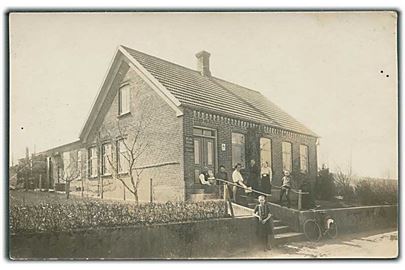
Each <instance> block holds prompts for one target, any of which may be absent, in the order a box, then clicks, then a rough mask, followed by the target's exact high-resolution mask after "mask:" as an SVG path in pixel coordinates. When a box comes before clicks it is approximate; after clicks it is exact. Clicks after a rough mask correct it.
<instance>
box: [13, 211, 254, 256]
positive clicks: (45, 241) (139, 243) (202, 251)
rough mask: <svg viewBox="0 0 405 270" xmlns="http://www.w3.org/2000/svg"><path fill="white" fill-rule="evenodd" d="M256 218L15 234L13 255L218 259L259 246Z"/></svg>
mask: <svg viewBox="0 0 405 270" xmlns="http://www.w3.org/2000/svg"><path fill="white" fill-rule="evenodd" d="M255 228H256V226H255V219H254V218H253V217H240V218H221V219H213V220H206V221H196V222H185V223H172V224H161V225H159V224H156V225H148V226H126V227H117V228H99V229H88V230H76V231H71V232H52V233H48V232H38V233H19V234H14V235H11V236H10V257H11V258H13V259H47V258H48V259H49V258H65V259H69V258H75V259H87V258H88V259H92V258H94V259H99V258H106V259H135V258H144V259H153V258H170V259H176V258H179V259H180V258H208V257H209V258H216V257H224V256H226V254H230V253H232V252H235V251H237V250H240V249H252V248H255V247H256V246H257V238H256V233H255Z"/></svg>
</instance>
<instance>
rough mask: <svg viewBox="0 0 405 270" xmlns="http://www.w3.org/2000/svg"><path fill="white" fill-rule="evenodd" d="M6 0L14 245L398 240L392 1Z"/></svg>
mask: <svg viewBox="0 0 405 270" xmlns="http://www.w3.org/2000/svg"><path fill="white" fill-rule="evenodd" d="M8 15H9V18H8V19H9V60H10V62H9V63H10V66H9V71H10V85H9V86H10V87H9V93H10V107H9V112H10V130H9V134H10V136H9V138H10V140H9V146H10V151H9V160H10V163H9V179H8V180H9V192H8V194H9V257H10V259H12V260H50V259H61V260H64V259H76V260H85V259H302V258H312V259H324V258H328V259H330V258H344V259H348V258H355V259H364V258H369V259H380V258H385V259H387V258H388V259H390V258H391V259H395V258H397V256H398V254H399V250H398V249H399V245H398V206H399V205H398V203H399V200H398V58H397V57H398V48H397V44H398V32H397V29H398V13H397V12H396V11H327V12H326V11H323V12H321V11H305V12H298V11H294V12H293V11H284V12H270V11H269V12H247V11H245V12H243V11H240V12H197V11H196V12H120V13H118V12H107V13H105V12H65V13H63V12H58V13H56V12H42V13H41V12H10V13H9V14H8Z"/></svg>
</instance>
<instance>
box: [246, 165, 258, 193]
mask: <svg viewBox="0 0 405 270" xmlns="http://www.w3.org/2000/svg"><path fill="white" fill-rule="evenodd" d="M259 177H260V168H259V166H258V165H257V164H256V161H255V160H254V159H252V160H251V161H250V166H249V182H248V184H249V185H250V186H251V187H252V188H253V189H255V190H258V184H259Z"/></svg>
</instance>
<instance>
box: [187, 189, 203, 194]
mask: <svg viewBox="0 0 405 270" xmlns="http://www.w3.org/2000/svg"><path fill="white" fill-rule="evenodd" d="M190 193H192V194H202V193H204V189H203V188H194V189H192V190H191V192H190Z"/></svg>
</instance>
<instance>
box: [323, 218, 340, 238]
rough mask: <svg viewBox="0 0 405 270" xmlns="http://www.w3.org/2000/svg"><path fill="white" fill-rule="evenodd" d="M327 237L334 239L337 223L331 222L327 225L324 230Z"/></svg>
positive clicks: (336, 232)
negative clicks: (327, 227)
mask: <svg viewBox="0 0 405 270" xmlns="http://www.w3.org/2000/svg"><path fill="white" fill-rule="evenodd" d="M326 234H327V235H328V237H329V238H332V239H335V238H336V237H337V234H338V229H337V224H336V222H333V223H331V224H330V225H329V229H328V230H327V231H326Z"/></svg>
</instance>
